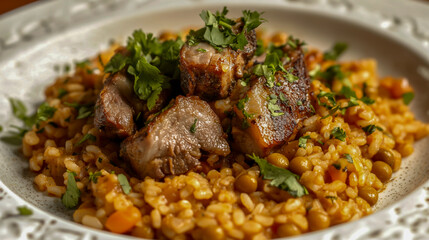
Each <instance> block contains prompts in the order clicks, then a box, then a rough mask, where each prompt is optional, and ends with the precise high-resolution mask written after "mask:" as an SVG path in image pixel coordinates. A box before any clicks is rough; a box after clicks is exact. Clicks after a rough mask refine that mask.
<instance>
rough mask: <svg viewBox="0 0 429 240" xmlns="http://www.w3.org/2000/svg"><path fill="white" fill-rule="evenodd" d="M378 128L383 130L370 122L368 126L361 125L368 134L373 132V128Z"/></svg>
mask: <svg viewBox="0 0 429 240" xmlns="http://www.w3.org/2000/svg"><path fill="white" fill-rule="evenodd" d="M377 129H378V130H380V131H383V129H382V128H381V127H379V126H375V125H373V124H370V125H368V126H366V127H363V128H362V130H364V131H365V132H366V133H368V134H372V133H373V132H375V130H377Z"/></svg>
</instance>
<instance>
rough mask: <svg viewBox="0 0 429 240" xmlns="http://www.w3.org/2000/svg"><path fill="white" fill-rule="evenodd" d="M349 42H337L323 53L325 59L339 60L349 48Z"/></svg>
mask: <svg viewBox="0 0 429 240" xmlns="http://www.w3.org/2000/svg"><path fill="white" fill-rule="evenodd" d="M347 47H348V46H347V43H344V42H338V43H335V45H334V46H333V47H332V49H331V50H329V51H326V52H325V53H324V54H323V58H324V59H325V60H337V59H338V57H340V55H341V54H342V53H343V52H344V51H346V50H347Z"/></svg>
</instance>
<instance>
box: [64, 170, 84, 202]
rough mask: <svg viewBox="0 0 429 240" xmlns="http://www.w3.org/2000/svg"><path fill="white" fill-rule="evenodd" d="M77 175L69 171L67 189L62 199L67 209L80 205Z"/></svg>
mask: <svg viewBox="0 0 429 240" xmlns="http://www.w3.org/2000/svg"><path fill="white" fill-rule="evenodd" d="M75 176H76V173H74V172H70V171H67V188H66V192H65V193H64V194H63V196H62V197H61V202H62V203H63V205H64V206H65V207H66V208H74V207H76V206H77V205H78V203H79V198H80V190H79V188H78V187H77V184H76V180H75Z"/></svg>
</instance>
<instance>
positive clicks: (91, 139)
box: [76, 133, 97, 146]
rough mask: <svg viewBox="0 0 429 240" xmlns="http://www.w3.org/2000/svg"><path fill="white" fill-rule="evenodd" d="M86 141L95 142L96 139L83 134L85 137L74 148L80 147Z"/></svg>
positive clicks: (90, 135) (88, 134)
mask: <svg viewBox="0 0 429 240" xmlns="http://www.w3.org/2000/svg"><path fill="white" fill-rule="evenodd" d="M87 140H89V141H92V142H95V140H97V137H95V136H94V135H92V134H90V133H87V134H85V136H83V137H82V139H80V140H79V142H77V143H76V146H79V145H81V144H82V143H84V142H85V141H87Z"/></svg>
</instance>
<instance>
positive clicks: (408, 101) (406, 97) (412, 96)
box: [402, 92, 414, 105]
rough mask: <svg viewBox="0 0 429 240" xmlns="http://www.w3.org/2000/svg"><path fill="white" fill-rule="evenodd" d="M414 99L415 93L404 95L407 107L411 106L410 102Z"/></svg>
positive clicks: (403, 99) (403, 98)
mask: <svg viewBox="0 0 429 240" xmlns="http://www.w3.org/2000/svg"><path fill="white" fill-rule="evenodd" d="M413 98H414V93H413V92H407V93H404V94H402V101H403V102H404V104H405V105H408V104H410V102H411V101H412V100H413Z"/></svg>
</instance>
